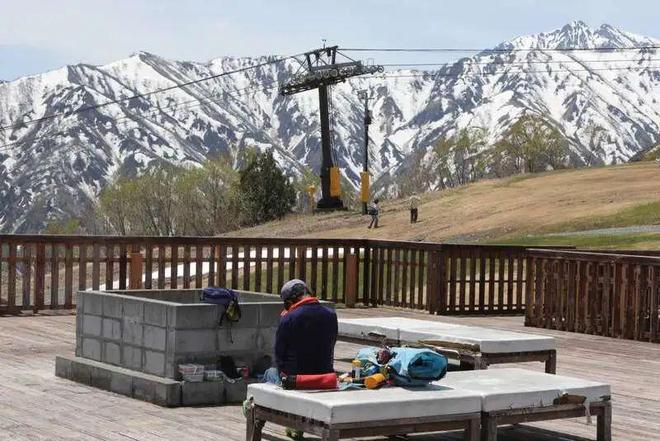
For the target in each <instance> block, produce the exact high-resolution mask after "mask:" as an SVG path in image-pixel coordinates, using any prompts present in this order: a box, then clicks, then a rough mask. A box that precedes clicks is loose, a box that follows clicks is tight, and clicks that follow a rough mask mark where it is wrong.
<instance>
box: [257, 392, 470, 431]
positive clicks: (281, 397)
mask: <svg viewBox="0 0 660 441" xmlns="http://www.w3.org/2000/svg"><path fill="white" fill-rule="evenodd" d="M248 398H251V401H252V405H251V408H250V411H249V415H248V426H247V434H248V436H247V439H248V440H252V441H257V440H259V439H261V429H262V427H263V425H264V423H265V422H269V421H270V422H274V423H277V424H280V425H286V426H287V427H293V428H296V429H299V430H303V431H305V432H309V433H314V434H317V435H319V436H321V437H322V439H324V440H335V439H339V438H343V437H347V436H352V437H361V436H376V435H393V434H404V433H414V432H422V431H424V432H432V431H440V430H449V429H456V428H463V429H465V434H466V439H468V440H475V441H476V440H477V439H478V430H477V429H478V426H479V419H480V413H479V412H480V409H481V398H480V396H479V394H477V393H475V392H468V391H460V390H454V389H452V388H450V387H447V386H444V385H429V386H427V387H422V388H400V387H392V388H382V389H377V390H351V391H323V392H305V391H292V390H284V389H282V388H281V387H279V386H275V385H271V384H253V385H250V386H248Z"/></svg>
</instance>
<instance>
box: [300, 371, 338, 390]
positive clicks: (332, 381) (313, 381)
mask: <svg viewBox="0 0 660 441" xmlns="http://www.w3.org/2000/svg"><path fill="white" fill-rule="evenodd" d="M296 389H300V390H315V389H323V390H332V389H337V374H335V373H334V372H332V373H329V374H315V375H296Z"/></svg>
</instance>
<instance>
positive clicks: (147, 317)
mask: <svg viewBox="0 0 660 441" xmlns="http://www.w3.org/2000/svg"><path fill="white" fill-rule="evenodd" d="M200 294H201V290H197V289H184V290H130V291H107V292H105V291H81V292H79V293H78V297H77V314H78V315H77V321H76V353H75V355H76V356H75V357H58V359H57V363H56V364H57V367H56V374H57V375H58V376H62V377H65V378H69V379H72V380H74V381H79V382H82V383H85V384H90V385H93V386H98V387H101V388H103V389H106V390H111V391H114V392H117V393H122V394H124V395H129V396H132V397H135V398H139V399H145V400H147V401H152V402H154V403H157V404H161V405H166V406H178V405H193V404H194V405H200V404H220V403H222V402H224V401H226V399H227V395H228V394H229V396H230V399H231V401H238V400H239V399H240V396H239V395H240V394H241V393H242V394H243V395H244V392H245V390H246V385H244V384H241V382H240V381H239V382H238V384H232V385H231V386H230V387H228V388H227V389H229V390H228V391H227V390H225V386H224V385H218V383H215V382H203V383H197V384H194V385H193V384H187V383H185V382H182V381H181V380H182V378H181V375H180V373H179V369H178V366H179V365H180V364H185V363H195V364H202V365H205V366H208V367H212V368H214V369H215V368H217V365H218V361H219V359H220V357H222V356H231V357H232V358H233V359H234V361H235V363H236V364H237V365H247V366H252V364H253V363H254V362H255V361H256V360H257V359H260V358H262V357H264V356H266V355H268V356H271V357H272V353H273V346H274V335H275V332H276V330H277V325H278V322H279V316H280V311H281V309H282V304H281V302H280V300H279V298H278V297H277V296H272V295H267V294H259V293H251V292H239V299H240V300H239V303H240V307H241V312H242V317H241V319H240V320H239V321H238V322H235V323H230V322H228V321H227V320H222V322H221V318H222V316H223V313H224V307H223V306H220V305H213V304H208V303H202V302H201V301H200ZM219 397H220V398H219Z"/></svg>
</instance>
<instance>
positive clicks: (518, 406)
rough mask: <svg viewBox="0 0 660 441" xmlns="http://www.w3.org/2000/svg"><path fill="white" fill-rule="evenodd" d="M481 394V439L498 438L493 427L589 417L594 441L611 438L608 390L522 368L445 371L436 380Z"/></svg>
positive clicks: (608, 388)
mask: <svg viewBox="0 0 660 441" xmlns="http://www.w3.org/2000/svg"><path fill="white" fill-rule="evenodd" d="M437 384H438V385H442V386H446V387H450V388H452V389H455V390H460V391H465V392H474V393H477V394H479V395H480V396H481V411H482V417H481V440H482V441H495V440H497V427H498V426H499V425H503V424H517V423H523V422H532V421H544V420H553V419H562V418H575V417H580V416H585V415H587V414H588V415H594V416H596V417H597V418H598V421H597V439H598V441H609V440H611V421H612V408H611V402H610V393H611V392H610V386H609V385H607V384H604V383H597V382H593V381H587V380H581V379H578V378H571V377H564V376H561V375H549V374H544V373H541V372H534V371H528V370H524V369H509V368H506V369H491V370H488V371H478V370H475V371H463V372H450V373H448V374H447V376H446V377H445V378H443V379H442V380H440V381H439V382H437Z"/></svg>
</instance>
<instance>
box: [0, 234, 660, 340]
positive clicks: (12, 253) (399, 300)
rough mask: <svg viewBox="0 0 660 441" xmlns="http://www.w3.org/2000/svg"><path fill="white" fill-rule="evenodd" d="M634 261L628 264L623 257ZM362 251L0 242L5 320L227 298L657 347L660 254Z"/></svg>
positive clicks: (376, 247)
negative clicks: (398, 312)
mask: <svg viewBox="0 0 660 441" xmlns="http://www.w3.org/2000/svg"><path fill="white" fill-rule="evenodd" d="M623 253H626V254H623ZM642 253H643V252H640V251H635V252H633V251H630V252H625V251H624V252H609V253H608V252H578V251H568V250H558V249H542V250H534V249H532V250H530V249H527V248H524V247H512V246H487V245H450V244H438V243H429V242H402V241H388V240H364V239H290V238H239V237H235V238H228V237H137V236H120V237H119V236H51V235H0V314H16V313H20V312H21V311H26V310H32V311H34V312H37V311H40V310H43V309H59V308H66V309H70V308H73V307H74V305H75V292H77V291H79V290H87V289H95V290H96V289H127V288H129V289H130V288H132V289H138V288H144V289H168V288H202V287H206V286H215V285H219V286H227V287H231V288H237V289H242V290H250V291H257V292H264V293H273V294H275V293H277V292H278V291H279V287H280V286H282V284H283V283H284V282H285V281H286V280H288V279H290V278H294V277H295V278H300V279H303V280H305V281H306V282H307V283H308V285H309V286H310V288H311V289H312V291H313V292H314V293H316V294H317V296H318V297H320V298H322V299H324V300H331V301H333V302H338V303H346V304H348V305H349V306H353V305H354V304H355V303H362V304H365V305H370V306H380V305H387V306H394V307H401V308H407V309H416V310H425V311H428V312H430V313H433V314H482V315H489V314H525V315H526V320H525V321H526V324H527V325H528V326H537V327H547V328H554V329H561V330H566V331H573V332H586V333H592V334H600V335H607V336H611V337H620V338H629V339H637V340H646V341H655V342H657V341H659V336H658V325H659V323H658V322H659V317H658V305H659V303H660V302H659V298H660V253H657V252H648V253H645V254H647V255H642Z"/></svg>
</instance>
